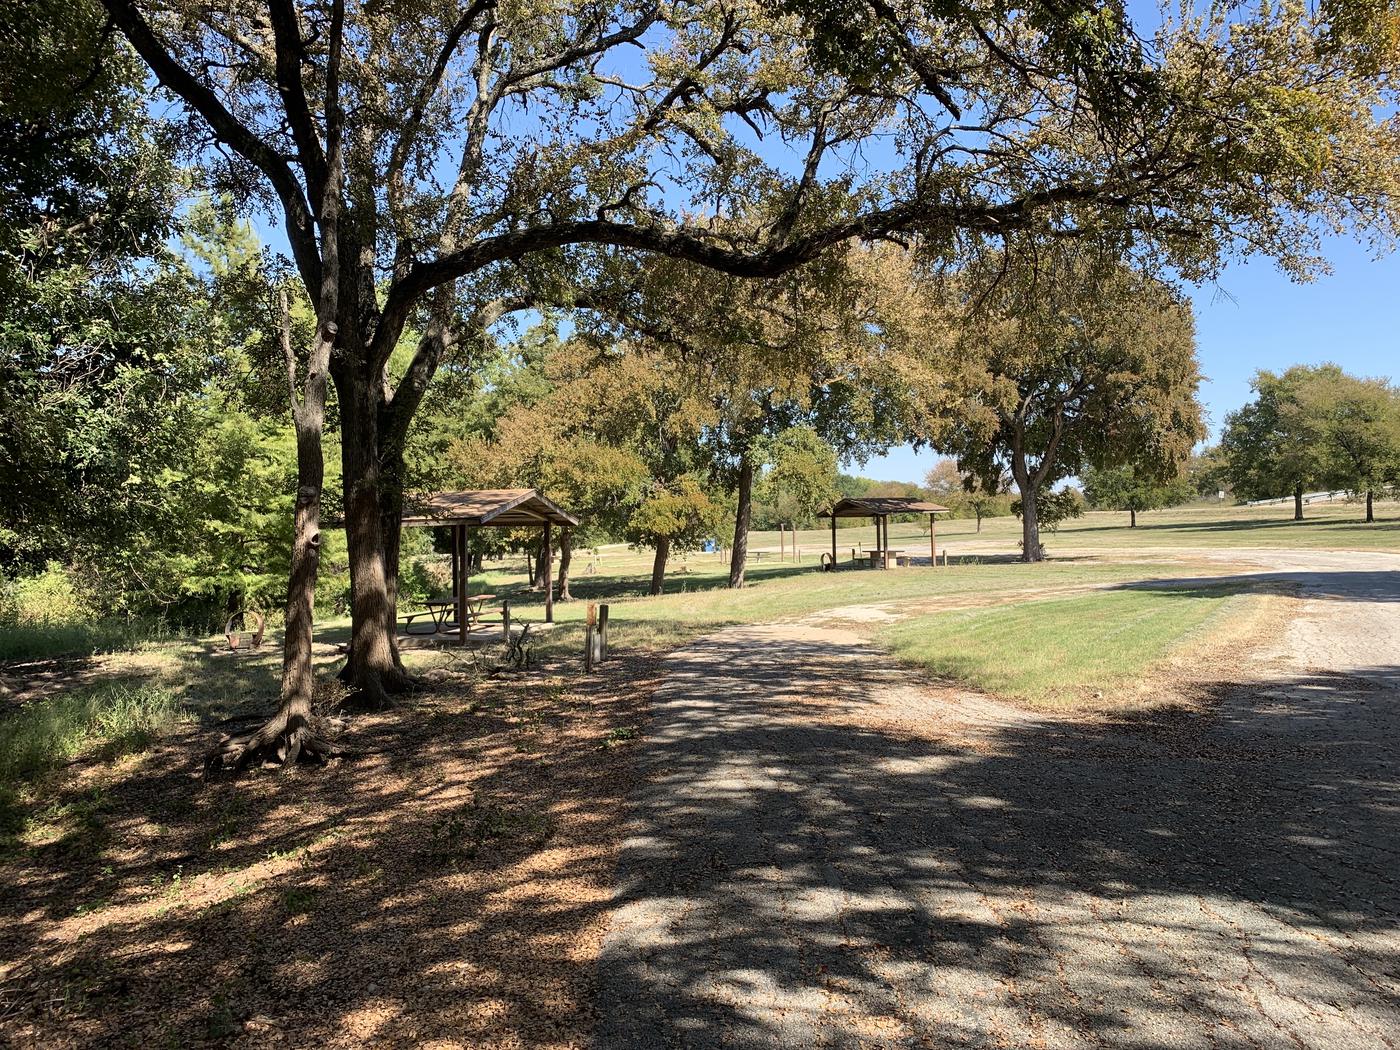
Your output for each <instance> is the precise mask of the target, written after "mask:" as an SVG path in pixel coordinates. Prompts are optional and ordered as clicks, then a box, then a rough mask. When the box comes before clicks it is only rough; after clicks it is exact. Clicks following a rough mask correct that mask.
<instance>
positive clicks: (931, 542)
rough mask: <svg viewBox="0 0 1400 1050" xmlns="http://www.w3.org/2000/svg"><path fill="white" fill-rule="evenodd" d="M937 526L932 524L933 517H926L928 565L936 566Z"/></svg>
mask: <svg viewBox="0 0 1400 1050" xmlns="http://www.w3.org/2000/svg"><path fill="white" fill-rule="evenodd" d="M936 530H937V526H936V525H934V523H933V515H932V514H930V515H929V516H928V560H929V564H930V565H937V564H938V547H937V544H936V540H937V531H936Z"/></svg>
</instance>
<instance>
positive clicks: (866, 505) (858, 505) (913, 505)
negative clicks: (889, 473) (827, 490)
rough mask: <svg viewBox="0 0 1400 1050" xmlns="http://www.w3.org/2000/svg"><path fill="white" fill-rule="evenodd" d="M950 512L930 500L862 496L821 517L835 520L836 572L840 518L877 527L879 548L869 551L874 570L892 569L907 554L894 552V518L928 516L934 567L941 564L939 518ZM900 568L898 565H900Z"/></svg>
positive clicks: (833, 555)
mask: <svg viewBox="0 0 1400 1050" xmlns="http://www.w3.org/2000/svg"><path fill="white" fill-rule="evenodd" d="M947 513H948V508H947V507H943V506H940V505H939V504H937V503H930V502H929V501H928V500H923V499H917V498H915V497H912V496H862V497H860V498H855V497H847V498H845V499H841V500H837V502H836V505H835V506H834V507H832V508H831V509H830V510H824V511H822V512H821V513H820V514H818V515H817V517H818V518H830V519H831V566H830V567H831V568H832V569H835V568H836V519H837V518H871V519H873V521H874V523H875V547H874V548H873V549H872V550H870V551H868V552H867V554H868V556H869V558H870V564H871V565H872V566H875V567H878V568H882V569H888V568H889V567H890V564H891V562H893V561H894V560H895V558H896V557H897V556H898V555H900V554H903V553H904V552H903V551H902V550H891V549H890V517H891V516H892V515H895V514H927V515H928V551H929V560H930V561H932V563H933V564H935V565H937V564H938V551H937V547H936V541H937V534H938V533H937V525H936V523H935V516H936V515H939V514H947ZM896 564H897V562H896Z"/></svg>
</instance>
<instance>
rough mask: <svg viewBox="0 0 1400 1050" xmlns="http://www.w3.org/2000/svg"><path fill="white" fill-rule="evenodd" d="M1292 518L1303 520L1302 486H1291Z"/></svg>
mask: <svg viewBox="0 0 1400 1050" xmlns="http://www.w3.org/2000/svg"><path fill="white" fill-rule="evenodd" d="M1293 520H1294V521H1302V520H1303V486H1302V485H1294V486H1293Z"/></svg>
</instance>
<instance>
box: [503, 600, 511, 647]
mask: <svg viewBox="0 0 1400 1050" xmlns="http://www.w3.org/2000/svg"><path fill="white" fill-rule="evenodd" d="M501 634H502V636H503V637H504V638H505V640H506V641H510V602H509V601H503V602H501Z"/></svg>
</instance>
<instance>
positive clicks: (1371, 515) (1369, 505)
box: [1366, 489, 1376, 525]
mask: <svg viewBox="0 0 1400 1050" xmlns="http://www.w3.org/2000/svg"><path fill="white" fill-rule="evenodd" d="M1374 495H1375V493H1373V492H1372V491H1371V490H1370V489H1367V490H1366V524H1367V525H1371V524H1373V523H1374V522H1375V520H1376V509H1375V505H1374V503H1373V502H1372V497H1373V496H1374Z"/></svg>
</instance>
